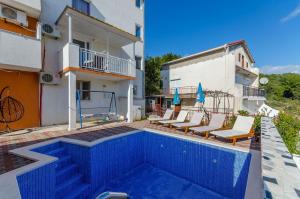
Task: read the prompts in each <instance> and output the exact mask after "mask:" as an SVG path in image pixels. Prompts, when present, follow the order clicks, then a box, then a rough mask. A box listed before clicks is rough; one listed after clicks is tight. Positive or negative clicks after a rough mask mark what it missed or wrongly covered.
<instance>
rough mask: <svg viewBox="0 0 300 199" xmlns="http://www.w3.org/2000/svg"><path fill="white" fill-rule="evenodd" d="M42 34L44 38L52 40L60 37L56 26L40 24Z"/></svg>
mask: <svg viewBox="0 0 300 199" xmlns="http://www.w3.org/2000/svg"><path fill="white" fill-rule="evenodd" d="M42 33H43V35H44V36H49V37H52V38H54V39H59V38H60V37H61V33H60V31H59V30H58V28H57V26H55V25H52V24H47V23H44V24H42Z"/></svg>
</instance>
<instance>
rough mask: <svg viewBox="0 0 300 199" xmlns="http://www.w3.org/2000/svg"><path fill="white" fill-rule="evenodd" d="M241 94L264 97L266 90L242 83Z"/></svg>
mask: <svg viewBox="0 0 300 199" xmlns="http://www.w3.org/2000/svg"><path fill="white" fill-rule="evenodd" d="M243 96H258V97H265V96H266V92H265V90H264V89H260V88H256V87H251V86H246V85H243Z"/></svg>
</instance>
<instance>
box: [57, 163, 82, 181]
mask: <svg viewBox="0 0 300 199" xmlns="http://www.w3.org/2000/svg"><path fill="white" fill-rule="evenodd" d="M76 172H77V173H78V166H77V165H76V164H70V165H67V166H65V167H64V168H62V169H56V182H61V181H63V180H67V179H69V178H70V177H71V176H72V175H74V174H76Z"/></svg>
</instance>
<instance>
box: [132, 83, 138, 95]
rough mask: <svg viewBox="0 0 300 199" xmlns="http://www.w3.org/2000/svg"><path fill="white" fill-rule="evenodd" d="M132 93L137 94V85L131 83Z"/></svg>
mask: <svg viewBox="0 0 300 199" xmlns="http://www.w3.org/2000/svg"><path fill="white" fill-rule="evenodd" d="M132 92H133V95H134V96H137V95H138V85H133V89H132Z"/></svg>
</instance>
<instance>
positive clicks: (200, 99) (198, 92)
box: [196, 83, 205, 110]
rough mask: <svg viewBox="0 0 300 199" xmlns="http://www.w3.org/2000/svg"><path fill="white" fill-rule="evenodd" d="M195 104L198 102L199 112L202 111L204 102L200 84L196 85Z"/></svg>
mask: <svg viewBox="0 0 300 199" xmlns="http://www.w3.org/2000/svg"><path fill="white" fill-rule="evenodd" d="M196 102H198V106H199V104H200V106H199V110H200V109H203V105H204V102H205V94H204V92H203V89H202V85H201V83H199V85H198V90H197V97H196Z"/></svg>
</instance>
